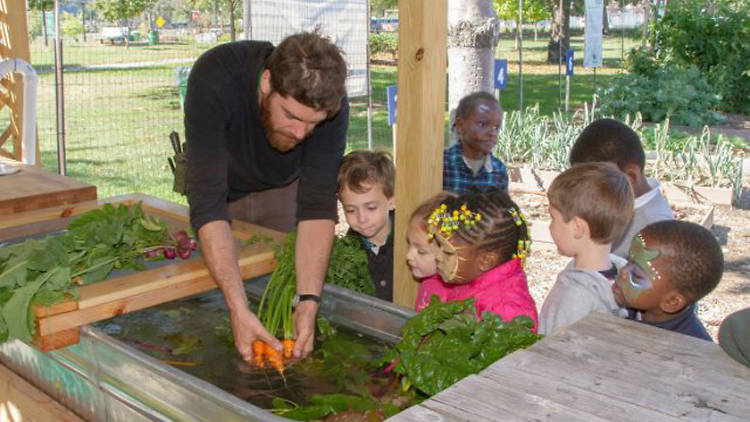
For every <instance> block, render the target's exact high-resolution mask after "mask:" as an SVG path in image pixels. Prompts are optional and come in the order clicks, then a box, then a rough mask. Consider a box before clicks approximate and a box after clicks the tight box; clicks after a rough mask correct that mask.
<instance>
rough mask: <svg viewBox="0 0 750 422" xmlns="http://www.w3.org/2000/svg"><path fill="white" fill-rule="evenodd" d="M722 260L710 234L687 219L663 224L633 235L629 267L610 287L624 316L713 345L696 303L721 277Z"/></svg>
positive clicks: (720, 253)
mask: <svg viewBox="0 0 750 422" xmlns="http://www.w3.org/2000/svg"><path fill="white" fill-rule="evenodd" d="M723 267H724V258H723V255H722V252H721V247H720V246H719V244H718V242H717V241H716V239H715V238H714V236H713V234H711V232H710V231H708V230H707V229H705V228H704V227H702V226H700V225H698V224H695V223H689V222H685V221H674V220H670V221H661V222H658V223H653V224H650V225H648V226H646V227H645V228H644V229H643V230H641V232H640V233H639V234H637V235H636V236H635V237H633V241H632V243H631V246H630V253H629V260H628V263H627V264H626V265H625V266H624V267H623V268H622V270H621V271H620V276H619V277H618V278H617V280H616V282H615V284H614V285H612V292H613V293H614V295H615V298H616V300H617V303H619V304H620V305H622V306H626V307H628V318H630V319H634V320H638V321H641V322H643V323H645V324H649V325H653V326H655V327H660V328H664V329H667V330H671V331H676V332H679V333H683V334H687V335H690V336H693V337H697V338H700V339H704V340H708V341H712V339H711V336H710V335H709V334H708V332H706V329H705V327H703V324H702V323H701V322H700V320H699V319H698V317H697V316H696V314H695V302H697V301H698V300H699V299H700V298H702V297H703V296H705V295H707V294H708V293H710V292H711V291H712V290H713V289H714V288H715V287H716V285H717V284H718V283H719V280H720V279H721V275H722V271H723Z"/></svg>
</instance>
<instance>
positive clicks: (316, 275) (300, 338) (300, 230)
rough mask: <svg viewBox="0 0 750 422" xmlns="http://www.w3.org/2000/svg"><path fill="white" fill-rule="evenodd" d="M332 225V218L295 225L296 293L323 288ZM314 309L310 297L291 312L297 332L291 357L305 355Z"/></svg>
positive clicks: (316, 292) (312, 335) (310, 346)
mask: <svg viewBox="0 0 750 422" xmlns="http://www.w3.org/2000/svg"><path fill="white" fill-rule="evenodd" d="M333 226H334V223H333V220H303V221H300V222H299V223H298V224H297V243H296V245H295V255H296V256H295V264H296V268H297V294H300V295H303V294H314V295H318V296H320V292H321V291H323V280H325V278H326V270H328V257H329V256H330V254H331V247H332V246H333ZM317 312H318V304H317V303H315V302H314V301H311V300H305V301H302V302H300V303H299V305H297V309H296V310H295V311H294V327H295V329H296V331H297V340H296V342H295V344H294V356H295V357H305V356H307V355H308V354H310V352H311V351H312V349H313V340H314V339H315V315H316V314H317Z"/></svg>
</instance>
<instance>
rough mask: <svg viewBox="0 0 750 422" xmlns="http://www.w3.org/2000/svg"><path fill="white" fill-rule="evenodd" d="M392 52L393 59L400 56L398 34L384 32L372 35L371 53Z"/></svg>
mask: <svg viewBox="0 0 750 422" xmlns="http://www.w3.org/2000/svg"><path fill="white" fill-rule="evenodd" d="M376 54H390V55H391V57H392V58H393V60H396V57H397V56H398V34H397V33H395V32H383V33H380V34H371V35H370V55H376Z"/></svg>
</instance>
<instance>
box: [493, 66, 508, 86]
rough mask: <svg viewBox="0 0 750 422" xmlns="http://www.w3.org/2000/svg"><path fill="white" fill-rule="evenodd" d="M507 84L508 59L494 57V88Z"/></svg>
mask: <svg viewBox="0 0 750 422" xmlns="http://www.w3.org/2000/svg"><path fill="white" fill-rule="evenodd" d="M506 86H508V60H506V59H495V89H503V88H505V87H506Z"/></svg>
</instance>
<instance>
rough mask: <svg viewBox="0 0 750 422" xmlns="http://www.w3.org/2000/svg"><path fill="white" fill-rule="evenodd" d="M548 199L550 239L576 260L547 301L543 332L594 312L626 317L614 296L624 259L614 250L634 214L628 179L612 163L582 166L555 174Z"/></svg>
mask: <svg viewBox="0 0 750 422" xmlns="http://www.w3.org/2000/svg"><path fill="white" fill-rule="evenodd" d="M547 197H548V199H549V208H550V216H551V222H550V227H549V230H550V234H551V235H552V239H553V240H554V241H555V245H557V250H558V252H559V253H560V254H561V255H564V256H568V257H571V258H572V259H571V261H570V263H569V264H568V265H567V266H566V267H565V268H564V269H563V271H562V272H560V274H558V275H557V280H556V281H555V284H554V286H552V289H551V290H550V292H549V294H548V295H547V298H546V299H545V300H544V305H542V311H541V314H540V317H539V332H540V333H541V334H545V335H547V334H551V333H552V332H553V331H554V330H555V329H557V328H558V327H564V326H568V325H570V324H573V323H574V322H576V321H578V320H579V319H581V318H583V317H585V316H586V315H588V314H589V313H591V312H604V313H609V314H612V315H617V316H621V317H625V316H626V313H625V310H624V309H622V308H621V307H620V306H619V305H618V304H617V303H616V302H615V298H614V296H613V294H612V283H613V281H614V279H615V278H616V277H617V272H618V270H619V269H620V267H622V266H623V265H624V264H625V260H624V259H622V258H620V257H618V256H616V255H614V254H612V253H611V249H612V242H613V241H614V240H615V239H617V238H618V237H619V236H620V235H621V234H622V232H623V230H625V225H626V224H627V222H628V221H629V220H630V217H631V215H632V213H633V190H632V189H631V187H630V183H628V179H627V177H626V176H625V174H623V173H622V172H621V171H619V170H618V169H617V167H615V166H614V165H613V164H609V163H585V164H579V165H575V166H573V168H571V169H568V170H566V171H564V172H563V173H561V174H560V175H559V176H557V178H555V180H554V181H553V182H552V184H551V185H550V188H549V190H548V192H547Z"/></svg>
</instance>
